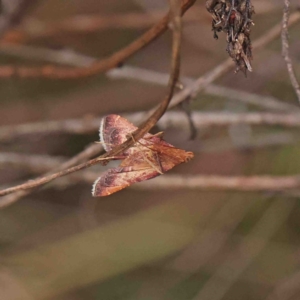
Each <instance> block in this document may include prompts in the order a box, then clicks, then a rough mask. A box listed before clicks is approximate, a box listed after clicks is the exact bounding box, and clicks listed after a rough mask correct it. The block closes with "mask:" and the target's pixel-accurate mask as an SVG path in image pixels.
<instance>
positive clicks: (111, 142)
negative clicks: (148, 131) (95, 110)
mask: <svg viewBox="0 0 300 300" xmlns="http://www.w3.org/2000/svg"><path fill="white" fill-rule="evenodd" d="M136 129H137V127H135V126H134V125H133V124H131V123H130V122H129V121H127V120H126V119H125V118H122V117H121V116H119V115H108V116H106V117H104V118H103V119H102V120H101V124H100V129H99V135H100V142H102V143H103V147H104V149H105V151H107V152H108V151H110V150H112V148H114V147H115V146H117V145H120V144H122V143H123V142H125V141H126V140H127V138H128V135H129V134H130V133H131V132H133V131H135V130H136Z"/></svg>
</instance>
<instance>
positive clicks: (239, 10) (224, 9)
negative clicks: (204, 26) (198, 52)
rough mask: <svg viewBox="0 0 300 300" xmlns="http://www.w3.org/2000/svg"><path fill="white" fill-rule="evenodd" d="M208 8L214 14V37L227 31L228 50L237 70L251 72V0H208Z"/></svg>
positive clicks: (252, 10) (252, 11)
mask: <svg viewBox="0 0 300 300" xmlns="http://www.w3.org/2000/svg"><path fill="white" fill-rule="evenodd" d="M206 9H207V11H208V12H209V13H210V14H211V16H212V30H213V32H214V38H216V39H217V38H218V35H217V33H219V32H221V31H223V32H225V33H226V39H227V47H226V50H227V52H228V54H229V56H230V57H231V58H232V59H233V60H234V62H235V64H236V67H237V68H236V72H237V71H239V70H242V71H244V73H245V74H246V71H247V70H248V71H250V72H251V71H252V67H251V63H250V61H251V60H252V51H251V40H250V32H251V26H252V25H253V21H252V19H251V18H252V14H253V13H254V8H253V5H252V4H251V0H207V1H206Z"/></svg>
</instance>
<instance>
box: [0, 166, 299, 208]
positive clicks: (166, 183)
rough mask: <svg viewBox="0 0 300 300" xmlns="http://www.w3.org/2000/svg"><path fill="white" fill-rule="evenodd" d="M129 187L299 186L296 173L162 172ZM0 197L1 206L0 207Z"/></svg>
mask: <svg viewBox="0 0 300 300" xmlns="http://www.w3.org/2000/svg"><path fill="white" fill-rule="evenodd" d="M99 176H101V172H94V171H84V172H80V173H74V174H72V175H70V176H68V177H64V178H63V179H62V180H60V181H55V182H53V183H52V185H53V186H58V187H61V186H64V187H65V186H68V185H71V184H77V183H78V182H87V183H90V182H91V181H93V180H95V178H97V177H99ZM130 188H133V189H137V190H139V189H141V190H153V189H155V190H179V189H193V190H232V191H244V192H264V191H265V192H266V191H271V192H284V191H292V190H295V189H299V188H300V175H295V176H268V175H265V176H263V175H262V176H221V175H186V174H185V175H164V176H159V177H158V178H157V179H153V180H149V181H144V182H140V183H138V184H134V185H132V186H131V187H130ZM1 201H2V199H1V200H0V207H1Z"/></svg>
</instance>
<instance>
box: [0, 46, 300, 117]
mask: <svg viewBox="0 0 300 300" xmlns="http://www.w3.org/2000/svg"><path fill="white" fill-rule="evenodd" d="M0 51H1V48H0ZM106 74H107V76H108V77H109V78H112V79H119V78H126V79H134V80H138V81H143V82H148V83H152V84H157V85H163V86H165V85H166V84H167V82H168V75H167V74H166V73H161V72H156V71H152V70H147V69H142V68H138V67H132V66H124V67H122V68H117V69H112V70H110V71H108V72H107V73H106ZM194 81H195V79H194V78H190V77H181V78H180V82H181V83H182V84H183V85H189V84H192V83H193V82H194ZM204 92H205V93H206V94H208V95H214V96H219V97H223V98H224V97H226V98H229V99H232V100H236V101H241V102H244V103H247V104H251V105H256V106H259V107H262V108H266V109H271V110H277V111H286V112H292V111H294V112H295V111H297V110H299V107H298V106H296V105H292V104H288V103H285V102H283V101H281V100H278V99H276V98H274V97H270V96H263V95H257V94H254V93H248V92H244V91H239V90H236V89H232V88H228V87H223V86H220V85H215V84H208V85H207V86H206V87H205V89H204ZM299 111H300V110H299Z"/></svg>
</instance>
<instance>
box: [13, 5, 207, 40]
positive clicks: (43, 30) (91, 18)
mask: <svg viewBox="0 0 300 300" xmlns="http://www.w3.org/2000/svg"><path fill="white" fill-rule="evenodd" d="M164 15H165V12H163V11H162V10H156V11H149V12H148V13H144V12H130V13H121V14H111V15H97V14H93V15H75V16H71V17H68V18H65V19H63V20H61V21H59V20H57V21H55V22H42V21H40V20H37V19H29V20H26V22H25V24H22V27H21V28H18V29H15V30H14V34H18V35H20V36H21V37H22V39H23V40H24V39H25V40H28V39H37V38H45V37H47V38H49V37H52V36H57V35H62V34H63V35H64V34H86V33H91V32H97V31H100V30H109V29H114V28H115V29H126V28H127V29H141V28H144V27H149V26H152V25H153V24H154V23H156V22H159V20H160V19H161V18H163V17H164ZM205 18H206V19H207V20H208V16H207V14H206V12H205V11H204V10H203V9H200V8H198V9H197V8H196V7H195V8H194V9H193V10H192V11H190V12H189V13H188V15H187V16H186V17H185V20H184V21H185V22H194V21H200V20H203V19H205Z"/></svg>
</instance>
